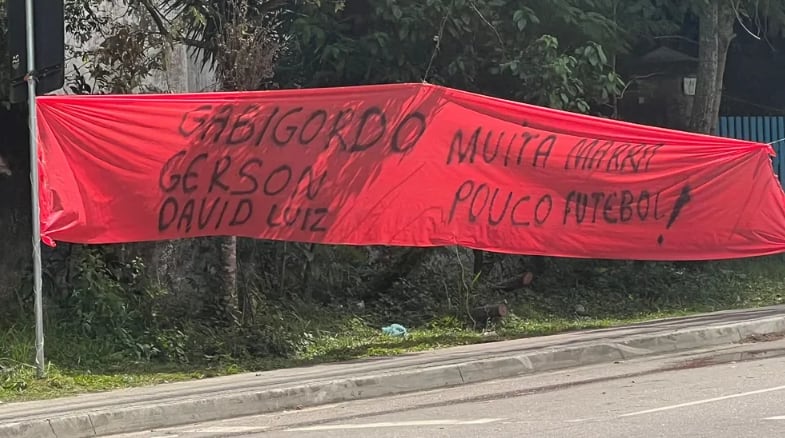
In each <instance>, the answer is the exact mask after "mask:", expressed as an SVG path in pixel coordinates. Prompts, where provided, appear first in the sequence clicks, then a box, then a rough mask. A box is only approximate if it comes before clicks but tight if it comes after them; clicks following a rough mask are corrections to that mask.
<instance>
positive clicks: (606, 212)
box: [602, 193, 618, 224]
mask: <svg viewBox="0 0 785 438" xmlns="http://www.w3.org/2000/svg"><path fill="white" fill-rule="evenodd" d="M616 197H617V195H616V193H611V194H609V195H608V196H606V197H605V206H604V207H603V209H602V217H603V219H605V222H607V223H609V224H615V223H616V222H618V220H617V219H615V218H613V217H611V216H610V214H611V212H612V211H613V199H614V198H616Z"/></svg>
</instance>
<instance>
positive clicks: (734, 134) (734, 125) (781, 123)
mask: <svg viewBox="0 0 785 438" xmlns="http://www.w3.org/2000/svg"><path fill="white" fill-rule="evenodd" d="M717 135H719V136H720V137H728V138H737V139H739V140H750V141H757V142H761V143H773V142H777V143H775V144H773V145H772V147H773V148H774V151H775V152H776V153H777V156H775V157H774V160H773V165H774V173H776V174H777V177H778V178H779V180H780V183H781V184H782V185H783V187H785V175H783V174H785V141H778V140H783V139H785V117H769V116H757V117H747V116H744V117H736V116H729V117H720V123H719V126H718V132H717Z"/></svg>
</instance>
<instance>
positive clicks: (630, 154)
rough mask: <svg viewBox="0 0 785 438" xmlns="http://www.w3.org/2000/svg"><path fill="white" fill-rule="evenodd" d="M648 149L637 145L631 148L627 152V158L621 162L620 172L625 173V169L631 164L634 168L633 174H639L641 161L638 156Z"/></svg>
mask: <svg viewBox="0 0 785 438" xmlns="http://www.w3.org/2000/svg"><path fill="white" fill-rule="evenodd" d="M645 147H646V145H642V144H639V145H635V146H630V148H629V149H628V150H627V156H625V157H624V159H623V160H621V166H620V168H619V171H620V172H624V169H626V168H627V164H628V163H629V165H630V167H632V171H633V173H638V169H639V167H640V160H639V159H638V158H637V155H638V154H639V153H640V152H641V150H643V149H644V148H645Z"/></svg>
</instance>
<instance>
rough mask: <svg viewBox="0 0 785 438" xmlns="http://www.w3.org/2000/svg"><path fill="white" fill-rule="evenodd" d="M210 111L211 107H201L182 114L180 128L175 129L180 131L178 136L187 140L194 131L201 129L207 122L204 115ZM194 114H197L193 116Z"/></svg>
mask: <svg viewBox="0 0 785 438" xmlns="http://www.w3.org/2000/svg"><path fill="white" fill-rule="evenodd" d="M212 109H213V106H212V105H202V106H200V107H198V108H196V109H195V110H193V111H188V112H187V113H185V114H183V118H182V119H181V120H180V126H178V127H177V130H178V131H180V135H181V136H183V137H186V138H188V137H190V136H191V135H193V134H194V133H195V132H196V131H198V130H199V129H201V128H203V127H204V124H205V123H206V122H207V116H206V115H205V114H204V113H207V112H209V111H211V110H212ZM194 113H198V115H194Z"/></svg>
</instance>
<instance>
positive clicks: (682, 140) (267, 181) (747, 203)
mask: <svg viewBox="0 0 785 438" xmlns="http://www.w3.org/2000/svg"><path fill="white" fill-rule="evenodd" d="M39 102H40V104H39V107H38V108H39V110H38V116H39V124H40V134H39V135H40V145H41V154H40V162H39V165H40V169H41V184H42V185H41V205H42V212H41V223H42V235H43V237H44V239H45V242H48V243H52V242H54V241H57V240H60V241H66V242H78V243H88V244H97V243H118V242H134V241H151V240H165V239H178V238H185V237H196V236H216V235H236V236H244V237H252V238H260V239H274V240H287V241H298V242H316V243H326V244H348V245H377V244H378V245H400V246H422V247H424V246H442V245H455V244H457V245H462V246H466V247H471V248H475V249H482V250H488V251H495V252H503V253H515V254H530V255H549V256H566V257H588V258H613V259H638V260H700V259H722V258H734V257H744V256H757V255H764V254H771V253H777V252H782V251H783V250H785V202H783V201H785V196H784V194H783V191H782V189H781V187H780V185H779V183H778V181H777V180H776V178H775V175H774V173H773V170H772V165H771V159H770V156H771V155H772V154H773V149H772V148H771V147H770V146H768V145H765V144H759V143H752V142H745V141H738V140H731V139H724V138H716V137H711V136H704V135H697V134H689V133H683V132H677V131H670V130H664V129H659V128H652V127H644V126H638V125H633V124H629V123H623V122H618V121H613V120H606V119H600V118H594V117H588V116H583V115H578V114H572V113H566V112H560V111H555V110H550V109H544V108H539V107H534V106H530V105H525V104H521V103H515V102H509V101H504V100H500V99H494V98H489V97H485V96H480V95H476V94H471V93H467V92H462V91H457V90H452V89H447V88H443V87H437V86H431V85H424V84H403V85H381V86H365V87H348V88H332V89H316V90H291V91H271V92H250V93H210V94H184V95H183V94H181V95H172V94H170V95H124V96H47V97H42V98H41V99H40V101H39Z"/></svg>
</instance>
